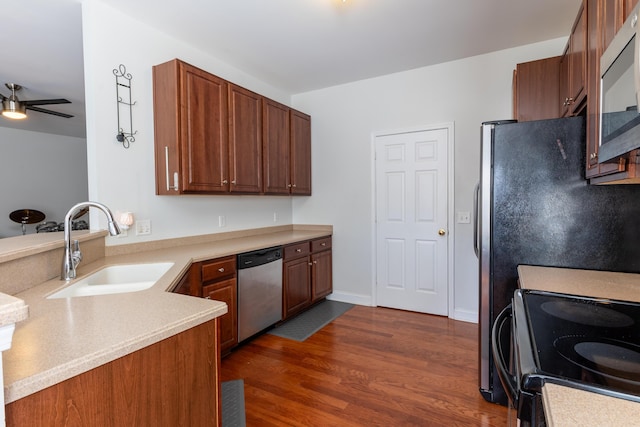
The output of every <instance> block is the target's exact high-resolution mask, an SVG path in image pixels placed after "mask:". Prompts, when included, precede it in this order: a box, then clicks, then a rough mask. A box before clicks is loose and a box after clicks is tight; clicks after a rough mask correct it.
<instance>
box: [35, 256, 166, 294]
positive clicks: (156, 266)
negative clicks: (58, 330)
mask: <svg viewBox="0 0 640 427" xmlns="http://www.w3.org/2000/svg"><path fill="white" fill-rule="evenodd" d="M172 266H173V263H172V262H157V263H151V264H126V265H113V266H109V267H105V268H103V269H102V270H98V271H96V272H95V273H93V274H90V275H89V276H87V277H84V278H82V279H80V280H78V281H77V282H75V283H73V284H72V285H69V286H67V287H65V288H63V289H61V290H59V291H58V292H56V293H54V294H51V295H49V296H48V297H47V298H49V299H51V298H71V297H84V296H92V295H107V294H121V293H126V292H137V291H143V290H145V289H149V288H150V287H152V286H153V285H154V284H155V283H156V282H157V281H158V279H160V277H162V275H163V274H164V273H166V272H167V271H168V270H169V269H170V268H171V267H172Z"/></svg>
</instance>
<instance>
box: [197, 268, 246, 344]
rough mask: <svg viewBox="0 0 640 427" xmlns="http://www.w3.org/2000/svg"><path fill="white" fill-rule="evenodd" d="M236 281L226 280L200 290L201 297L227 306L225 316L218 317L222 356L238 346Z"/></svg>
mask: <svg viewBox="0 0 640 427" xmlns="http://www.w3.org/2000/svg"><path fill="white" fill-rule="evenodd" d="M237 295H238V290H237V284H236V279H235V278H233V279H228V280H224V281H222V282H217V283H214V284H212V285H207V286H204V287H203V288H202V296H203V297H204V298H207V299H212V300H216V301H222V302H224V303H226V304H227V309H228V311H227V314H225V315H223V316H221V317H219V321H218V322H219V328H220V329H219V335H220V350H221V352H222V353H223V354H224V353H226V352H228V351H229V350H231V348H233V347H235V346H236V344H238V321H237V319H238V316H237V314H236V311H237Z"/></svg>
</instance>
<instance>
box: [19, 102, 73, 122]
mask: <svg viewBox="0 0 640 427" xmlns="http://www.w3.org/2000/svg"><path fill="white" fill-rule="evenodd" d="M26 108H27V110H31V111H37V112H38V113H45V114H52V115H54V116H59V117H64V118H65V119H69V118H71V117H73V116H72V115H71V114H65V113H59V112H57V111H51V110H45V109H44V108H40V107H34V106H33V105H27V107H26Z"/></svg>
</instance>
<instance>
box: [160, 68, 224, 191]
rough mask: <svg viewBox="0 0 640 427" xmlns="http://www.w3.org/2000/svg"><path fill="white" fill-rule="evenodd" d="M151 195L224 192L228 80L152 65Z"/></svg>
mask: <svg viewBox="0 0 640 427" xmlns="http://www.w3.org/2000/svg"><path fill="white" fill-rule="evenodd" d="M153 104H154V131H155V163H156V194H162V195H173V194H188V193H203V192H204V193H219V192H225V191H228V189H229V184H228V182H225V181H227V176H228V163H229V161H228V144H227V82H226V81H225V80H223V79H220V78H218V77H216V76H214V75H212V74H209V73H206V72H204V71H202V70H200V69H198V68H196V67H193V66H191V65H189V64H187V63H184V62H182V61H179V60H177V59H176V60H173V61H169V62H166V63H164V64H160V65H156V66H154V67H153Z"/></svg>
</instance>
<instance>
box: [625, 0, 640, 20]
mask: <svg viewBox="0 0 640 427" xmlns="http://www.w3.org/2000/svg"><path fill="white" fill-rule="evenodd" d="M637 5H638V0H624V18H623V19H622V22H624V21H626V20H627V18H628V17H629V15H630V14H631V12H632V11H633V9H634V8H635V7H636V6H637Z"/></svg>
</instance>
